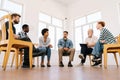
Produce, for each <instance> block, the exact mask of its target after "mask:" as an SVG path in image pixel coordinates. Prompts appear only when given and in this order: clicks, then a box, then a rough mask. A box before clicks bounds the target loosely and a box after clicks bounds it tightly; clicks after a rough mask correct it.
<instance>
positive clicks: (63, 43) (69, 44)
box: [58, 38, 73, 48]
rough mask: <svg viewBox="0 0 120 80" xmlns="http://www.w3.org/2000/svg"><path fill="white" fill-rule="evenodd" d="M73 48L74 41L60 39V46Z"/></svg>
mask: <svg viewBox="0 0 120 80" xmlns="http://www.w3.org/2000/svg"><path fill="white" fill-rule="evenodd" d="M64 47H67V48H73V43H72V41H71V40H70V39H67V40H66V41H65V40H64V39H63V38H62V39H60V40H59V41H58V48H64Z"/></svg>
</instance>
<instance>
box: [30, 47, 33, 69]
mask: <svg viewBox="0 0 120 80" xmlns="http://www.w3.org/2000/svg"><path fill="white" fill-rule="evenodd" d="M32 52H33V45H31V46H29V63H30V69H32Z"/></svg>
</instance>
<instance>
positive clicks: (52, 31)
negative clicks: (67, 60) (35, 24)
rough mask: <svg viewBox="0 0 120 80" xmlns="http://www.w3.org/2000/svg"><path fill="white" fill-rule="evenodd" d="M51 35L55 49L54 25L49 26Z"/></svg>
mask: <svg viewBox="0 0 120 80" xmlns="http://www.w3.org/2000/svg"><path fill="white" fill-rule="evenodd" d="M49 37H50V39H51V44H52V45H53V48H52V49H55V28H54V27H53V26H49Z"/></svg>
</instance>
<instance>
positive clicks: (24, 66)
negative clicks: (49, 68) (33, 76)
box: [22, 65, 35, 68]
mask: <svg viewBox="0 0 120 80" xmlns="http://www.w3.org/2000/svg"><path fill="white" fill-rule="evenodd" d="M33 67H35V65H32V68H33ZM22 68H30V65H22Z"/></svg>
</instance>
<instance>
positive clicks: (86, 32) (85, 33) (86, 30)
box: [83, 25, 89, 42]
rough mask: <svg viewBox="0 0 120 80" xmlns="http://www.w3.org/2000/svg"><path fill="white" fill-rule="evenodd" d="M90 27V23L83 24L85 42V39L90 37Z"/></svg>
mask: <svg viewBox="0 0 120 80" xmlns="http://www.w3.org/2000/svg"><path fill="white" fill-rule="evenodd" d="M88 29H89V25H86V26H83V42H85V39H86V38H87V37H88Z"/></svg>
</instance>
